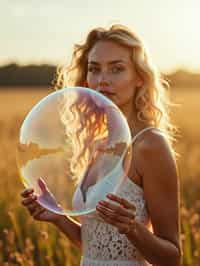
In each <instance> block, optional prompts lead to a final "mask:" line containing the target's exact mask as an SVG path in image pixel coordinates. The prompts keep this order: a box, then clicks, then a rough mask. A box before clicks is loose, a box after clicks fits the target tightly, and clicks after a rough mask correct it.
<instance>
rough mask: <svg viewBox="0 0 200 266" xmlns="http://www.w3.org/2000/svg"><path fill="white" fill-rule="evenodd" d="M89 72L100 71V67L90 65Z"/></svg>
mask: <svg viewBox="0 0 200 266" xmlns="http://www.w3.org/2000/svg"><path fill="white" fill-rule="evenodd" d="M88 72H91V73H93V74H95V73H98V72H99V68H98V67H89V68H88Z"/></svg>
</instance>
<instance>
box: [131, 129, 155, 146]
mask: <svg viewBox="0 0 200 266" xmlns="http://www.w3.org/2000/svg"><path fill="white" fill-rule="evenodd" d="M152 128H155V127H146V128H143V129H142V130H140V131H139V132H138V133H137V134H136V135H135V136H134V137H133V138H132V144H133V143H134V142H135V141H136V139H137V137H139V136H140V135H141V134H142V133H144V132H145V131H147V130H149V129H152Z"/></svg>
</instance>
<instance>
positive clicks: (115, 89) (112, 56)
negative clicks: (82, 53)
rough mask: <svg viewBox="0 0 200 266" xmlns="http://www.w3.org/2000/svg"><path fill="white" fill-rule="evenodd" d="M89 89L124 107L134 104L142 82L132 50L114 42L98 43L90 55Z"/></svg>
mask: <svg viewBox="0 0 200 266" xmlns="http://www.w3.org/2000/svg"><path fill="white" fill-rule="evenodd" d="M86 81H87V86H88V87H89V88H91V89H94V90H96V91H98V92H101V93H103V94H104V95H105V96H107V97H108V98H110V100H112V101H113V102H114V103H115V104H116V105H118V106H119V107H122V106H124V105H126V104H128V103H130V102H131V103H132V102H133V97H134V95H135V90H136V87H137V86H139V85H140V81H139V79H138V77H137V76H136V72H135V70H134V66H133V62H132V59H131V51H130V50H129V49H128V48H126V47H124V46H121V45H119V44H117V43H115V42H112V41H98V42H97V43H96V44H95V45H94V46H93V48H92V49H91V50H90V52H89V54H88V72H87V80H86Z"/></svg>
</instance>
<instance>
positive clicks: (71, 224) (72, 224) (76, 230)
mask: <svg viewBox="0 0 200 266" xmlns="http://www.w3.org/2000/svg"><path fill="white" fill-rule="evenodd" d="M54 224H55V225H56V226H57V227H58V229H59V230H60V231H61V232H63V233H64V234H65V236H67V237H68V238H69V239H70V240H71V241H72V242H73V243H74V244H75V245H76V246H77V247H79V248H81V224H79V223H78V222H77V221H75V220H74V219H72V218H71V217H69V216H64V215H61V216H59V218H58V219H57V220H56V221H55V222H54Z"/></svg>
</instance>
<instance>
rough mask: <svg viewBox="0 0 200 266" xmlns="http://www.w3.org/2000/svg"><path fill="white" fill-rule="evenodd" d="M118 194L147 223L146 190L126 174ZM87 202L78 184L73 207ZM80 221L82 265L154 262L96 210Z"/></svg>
mask: <svg viewBox="0 0 200 266" xmlns="http://www.w3.org/2000/svg"><path fill="white" fill-rule="evenodd" d="M147 129H148V128H146V129H145V131H146V130H147ZM143 131H144V130H143ZM140 133H142V132H139V134H140ZM139 134H138V135H139ZM138 135H136V136H135V138H134V139H136V137H137V136H138ZM89 189H90V190H88V192H87V194H89V193H91V192H92V189H93V187H91V188H89ZM117 194H118V195H119V196H120V197H123V198H125V199H127V200H128V201H130V202H132V203H134V204H135V206H136V217H135V219H136V220H137V221H139V222H141V223H143V224H144V225H145V226H148V225H149V217H148V213H147V209H146V202H145V199H144V196H143V189H142V188H141V187H140V186H138V185H137V184H135V183H134V182H133V181H132V180H131V179H130V178H128V177H127V178H126V179H125V181H124V183H123V184H122V186H121V187H120V189H119V190H118V193H117ZM88 201H89V195H88ZM88 201H86V202H84V201H83V197H82V193H81V189H80V187H77V190H76V192H75V193H74V197H73V206H74V208H80V207H81V206H84V207H86V205H85V204H89V203H88ZM81 224H82V226H81V235H82V248H83V255H82V258H81V266H147V265H151V264H149V263H148V262H147V261H146V260H145V259H144V257H143V256H142V255H141V254H140V252H139V251H138V250H137V249H136V247H135V246H134V245H133V244H132V243H131V242H130V241H129V240H128V239H127V237H126V236H125V235H122V234H120V233H119V232H118V230H117V229H116V228H115V227H114V226H112V225H110V224H107V223H105V222H104V221H103V220H102V219H101V218H100V217H99V216H98V215H97V213H96V212H94V213H92V214H87V215H84V216H81Z"/></svg>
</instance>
